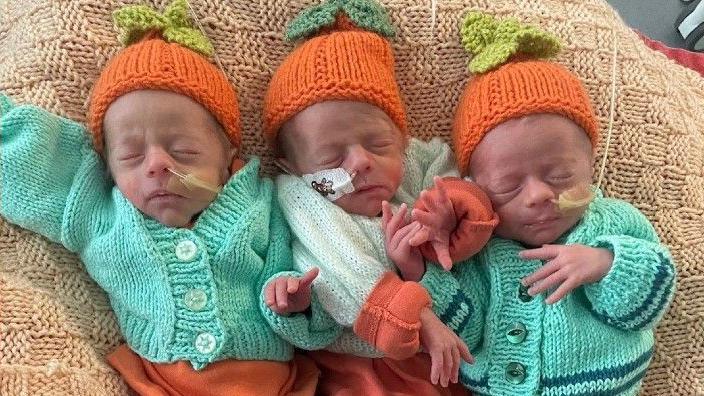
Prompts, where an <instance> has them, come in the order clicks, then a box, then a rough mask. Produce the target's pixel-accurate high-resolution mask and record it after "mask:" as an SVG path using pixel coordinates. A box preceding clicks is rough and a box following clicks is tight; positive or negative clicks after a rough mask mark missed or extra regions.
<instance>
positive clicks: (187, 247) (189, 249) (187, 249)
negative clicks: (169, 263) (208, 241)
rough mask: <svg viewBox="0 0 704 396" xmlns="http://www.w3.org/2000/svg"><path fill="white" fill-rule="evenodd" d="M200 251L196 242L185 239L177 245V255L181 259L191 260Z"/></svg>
mask: <svg viewBox="0 0 704 396" xmlns="http://www.w3.org/2000/svg"><path fill="white" fill-rule="evenodd" d="M196 253H198V246H196V244H195V242H193V241H189V240H185V241H181V242H179V243H178V244H177V245H176V257H178V259H179V260H181V261H191V260H193V258H194V257H195V256H196Z"/></svg>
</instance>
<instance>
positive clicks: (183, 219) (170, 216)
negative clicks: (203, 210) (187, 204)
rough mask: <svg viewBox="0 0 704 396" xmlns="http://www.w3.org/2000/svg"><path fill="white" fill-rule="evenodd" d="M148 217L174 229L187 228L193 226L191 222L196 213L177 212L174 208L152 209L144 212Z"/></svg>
mask: <svg viewBox="0 0 704 396" xmlns="http://www.w3.org/2000/svg"><path fill="white" fill-rule="evenodd" d="M142 212H143V213H144V214H145V215H147V216H148V217H151V218H152V219H154V220H156V221H158V222H159V223H161V224H163V225H165V226H167V227H172V228H185V227H189V226H190V225H191V221H192V219H193V217H194V216H195V215H196V213H189V212H186V211H177V210H174V209H172V208H165V209H152V210H149V209H148V210H146V211H142Z"/></svg>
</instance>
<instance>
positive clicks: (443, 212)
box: [411, 176, 457, 271]
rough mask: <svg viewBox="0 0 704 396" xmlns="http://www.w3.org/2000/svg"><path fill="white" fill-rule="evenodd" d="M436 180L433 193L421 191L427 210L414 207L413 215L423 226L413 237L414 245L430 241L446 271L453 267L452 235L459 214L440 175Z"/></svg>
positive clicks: (412, 242)
mask: <svg viewBox="0 0 704 396" xmlns="http://www.w3.org/2000/svg"><path fill="white" fill-rule="evenodd" d="M433 181H435V189H434V190H435V191H437V193H434V194H432V195H431V193H429V192H428V190H425V191H423V192H421V193H420V197H419V198H418V200H422V201H423V202H425V205H426V208H427V210H420V209H414V210H413V213H412V217H413V220H414V221H417V222H418V223H420V224H421V225H422V226H423V227H422V228H421V230H420V231H419V232H417V233H416V236H415V237H413V239H411V245H412V246H420V245H422V244H424V243H426V242H430V244H431V245H432V246H433V249H435V253H436V254H437V256H438V262H439V263H440V265H441V266H442V268H444V269H445V270H446V271H449V270H450V269H451V268H452V259H451V258H450V235H451V234H452V232H453V231H454V230H455V228H457V216H456V214H455V209H454V208H453V206H452V201H450V198H448V196H447V189H446V188H445V185H444V183H443V181H442V179H441V178H440V177H438V176H435V178H433Z"/></svg>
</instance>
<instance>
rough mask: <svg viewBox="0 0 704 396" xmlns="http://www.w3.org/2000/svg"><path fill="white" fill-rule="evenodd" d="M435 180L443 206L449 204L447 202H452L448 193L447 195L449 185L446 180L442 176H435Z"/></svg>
mask: <svg viewBox="0 0 704 396" xmlns="http://www.w3.org/2000/svg"><path fill="white" fill-rule="evenodd" d="M433 181H434V182H435V187H436V188H437V190H438V195H439V198H440V202H441V203H442V205H443V206H447V204H448V203H451V202H450V198H448V195H447V187H445V182H444V181H443V180H442V178H441V177H440V176H435V177H434V178H433Z"/></svg>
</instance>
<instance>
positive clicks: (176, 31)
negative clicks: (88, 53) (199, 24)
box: [88, 0, 241, 152]
mask: <svg viewBox="0 0 704 396" xmlns="http://www.w3.org/2000/svg"><path fill="white" fill-rule="evenodd" d="M187 7H188V5H187V3H186V2H185V1H184V0H176V1H174V3H172V4H171V5H170V6H169V7H168V8H167V9H166V10H165V11H164V15H160V14H158V13H156V12H155V11H152V10H151V9H150V8H147V7H144V6H133V7H126V8H123V9H121V10H118V11H117V12H116V13H115V17H114V18H115V22H116V24H117V25H118V26H119V27H121V28H122V29H123V30H124V32H123V35H122V36H123V37H122V40H123V42H124V43H125V44H127V45H128V47H127V48H125V49H123V50H122V51H120V52H119V53H118V54H117V55H115V56H114V57H113V58H112V59H111V60H110V62H109V63H108V64H107V66H106V67H105V68H104V69H103V70H102V71H101V74H100V77H99V78H98V81H97V82H96V83H95V86H94V87H93V94H92V96H91V101H90V110H89V115H88V125H89V129H90V131H91V133H92V134H93V139H94V144H95V148H96V150H98V152H102V149H103V120H104V119H105V112H106V111H107V109H108V107H109V106H110V104H112V102H114V101H115V100H116V99H117V98H119V97H120V96H122V95H125V94H127V93H130V92H132V91H136V90H140V89H155V90H165V91H172V92H176V93H179V94H182V95H185V96H188V97H190V98H192V99H193V100H195V101H196V102H198V103H200V104H201V105H202V106H203V107H205V108H206V109H207V110H208V111H209V112H210V113H211V114H212V115H213V116H214V117H215V119H217V120H218V122H219V123H220V125H221V126H222V127H223V128H224V130H225V133H226V134H227V136H228V137H229V138H230V141H231V142H232V144H233V145H234V146H235V148H239V147H240V141H241V132H240V114H239V105H238V103H237V94H236V93H235V90H234V88H233V87H232V85H231V84H230V83H229V81H228V80H227V76H225V75H224V74H223V73H222V71H220V70H219V69H218V68H217V67H216V66H215V65H213V64H212V63H210V61H208V59H206V58H205V57H204V56H203V55H204V54H205V55H207V54H210V53H211V52H212V47H211V44H210V43H209V42H208V41H207V39H206V38H204V37H201V36H199V35H198V34H196V32H198V31H197V30H194V29H193V28H191V27H190V24H189V23H188V19H189V16H188V8H187ZM154 31H156V32H160V33H157V34H156V36H157V37H156V38H151V37H154V33H153V32H154ZM147 32H152V33H149V34H146V33H147ZM138 33H142V35H139V34H138ZM145 34H146V35H145ZM159 35H163V36H164V37H163V38H161V37H158V36H159ZM136 40H142V41H138V42H137V43H136V44H132V43H133V42H134V41H136ZM189 47H192V49H191V48H189ZM196 50H197V51H199V52H202V53H204V54H201V53H199V52H196Z"/></svg>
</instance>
